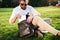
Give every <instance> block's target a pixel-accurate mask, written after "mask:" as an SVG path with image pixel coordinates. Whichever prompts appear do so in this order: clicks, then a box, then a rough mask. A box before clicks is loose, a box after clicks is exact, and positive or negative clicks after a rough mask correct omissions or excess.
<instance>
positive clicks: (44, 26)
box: [32, 16, 60, 35]
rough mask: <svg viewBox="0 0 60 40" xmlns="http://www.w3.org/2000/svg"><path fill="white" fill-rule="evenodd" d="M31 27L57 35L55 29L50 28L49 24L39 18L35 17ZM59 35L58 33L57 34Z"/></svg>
mask: <svg viewBox="0 0 60 40" xmlns="http://www.w3.org/2000/svg"><path fill="white" fill-rule="evenodd" d="M32 24H33V25H36V26H39V27H40V28H41V29H44V30H46V31H48V32H50V33H52V34H54V35H57V34H58V32H59V31H58V30H56V29H55V28H53V27H51V26H50V25H49V24H47V23H46V22H45V21H44V20H43V19H41V18H40V17H39V16H35V17H34V18H33V21H32ZM59 34H60V32H59Z"/></svg>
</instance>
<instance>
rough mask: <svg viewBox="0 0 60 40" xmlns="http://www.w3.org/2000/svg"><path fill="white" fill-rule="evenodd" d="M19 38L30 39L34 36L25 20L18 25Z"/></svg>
mask: <svg viewBox="0 0 60 40" xmlns="http://www.w3.org/2000/svg"><path fill="white" fill-rule="evenodd" d="M18 28H19V34H18V35H19V37H30V36H32V35H33V34H34V31H33V29H32V28H31V25H30V24H28V23H27V22H26V20H24V21H22V22H20V23H18Z"/></svg>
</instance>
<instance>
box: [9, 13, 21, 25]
mask: <svg viewBox="0 0 60 40" xmlns="http://www.w3.org/2000/svg"><path fill="white" fill-rule="evenodd" d="M17 18H18V19H20V18H21V15H19V14H16V16H15V17H13V18H11V19H10V20H9V22H10V24H14V23H15V21H16V19H17Z"/></svg>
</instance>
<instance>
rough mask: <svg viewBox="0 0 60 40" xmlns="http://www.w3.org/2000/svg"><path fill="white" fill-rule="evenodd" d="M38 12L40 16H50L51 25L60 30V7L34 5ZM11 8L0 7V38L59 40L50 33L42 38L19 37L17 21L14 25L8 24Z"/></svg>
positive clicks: (1, 39) (11, 39) (2, 39)
mask: <svg viewBox="0 0 60 40" xmlns="http://www.w3.org/2000/svg"><path fill="white" fill-rule="evenodd" d="M35 9H36V10H37V11H38V12H40V14H41V17H42V18H47V17H48V18H51V19H52V23H51V26H53V27H54V28H56V29H57V30H60V8H57V7H35ZM12 10H13V8H0V40H60V38H59V37H57V36H54V35H52V34H50V33H47V34H45V35H44V37H43V38H37V37H31V38H19V37H17V34H18V26H17V21H16V23H15V24H14V25H10V24H9V18H10V15H11V13H12Z"/></svg>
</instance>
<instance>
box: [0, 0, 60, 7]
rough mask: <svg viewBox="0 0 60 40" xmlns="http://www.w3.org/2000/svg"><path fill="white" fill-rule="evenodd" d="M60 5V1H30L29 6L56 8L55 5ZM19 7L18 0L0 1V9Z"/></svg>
mask: <svg viewBox="0 0 60 40" xmlns="http://www.w3.org/2000/svg"><path fill="white" fill-rule="evenodd" d="M58 3H59V4H60V0H30V2H29V5H31V6H33V7H40V6H49V5H52V6H56V4H58ZM17 5H19V0H0V7H16V6H17Z"/></svg>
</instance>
